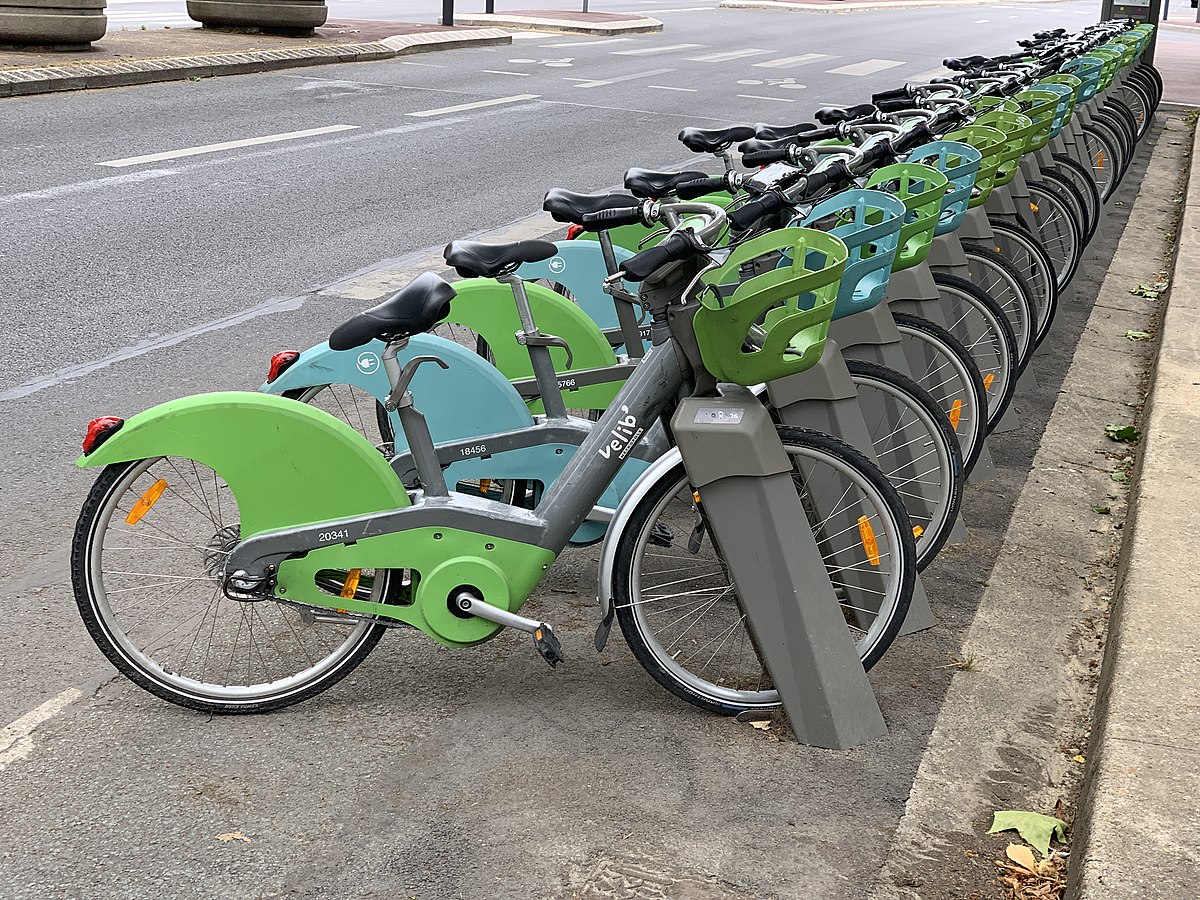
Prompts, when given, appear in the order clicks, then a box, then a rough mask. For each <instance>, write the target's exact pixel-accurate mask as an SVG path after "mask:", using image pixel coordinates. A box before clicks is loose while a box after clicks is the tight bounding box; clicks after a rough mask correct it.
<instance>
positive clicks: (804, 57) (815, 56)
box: [754, 53, 837, 69]
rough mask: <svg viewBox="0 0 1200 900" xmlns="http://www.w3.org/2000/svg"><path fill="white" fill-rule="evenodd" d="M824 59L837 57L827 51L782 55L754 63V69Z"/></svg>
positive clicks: (805, 63) (802, 64) (788, 65)
mask: <svg viewBox="0 0 1200 900" xmlns="http://www.w3.org/2000/svg"><path fill="white" fill-rule="evenodd" d="M825 59H837V57H836V56H830V55H829V54H827V53H803V54H801V55H800V56H784V57H781V58H780V59H768V60H767V61H766V62H760V63H754V67H755V68H756V69H791V68H793V67H795V66H805V65H808V64H809V63H814V62H820V61H821V60H825Z"/></svg>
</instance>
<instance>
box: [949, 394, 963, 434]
mask: <svg viewBox="0 0 1200 900" xmlns="http://www.w3.org/2000/svg"><path fill="white" fill-rule="evenodd" d="M961 418H962V400H955V401H954V405H953V406H951V407H950V427H951V428H953V429H954V430H955V431H958V420H959V419H961Z"/></svg>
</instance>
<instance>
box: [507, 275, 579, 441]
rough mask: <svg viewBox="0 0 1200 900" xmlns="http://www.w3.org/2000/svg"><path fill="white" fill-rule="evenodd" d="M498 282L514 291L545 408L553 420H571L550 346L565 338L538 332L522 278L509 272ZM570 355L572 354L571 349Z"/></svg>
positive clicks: (520, 340)
mask: <svg viewBox="0 0 1200 900" xmlns="http://www.w3.org/2000/svg"><path fill="white" fill-rule="evenodd" d="M496 280H497V281H500V282H502V283H504V284H507V285H508V286H509V287H510V288H512V292H513V301H514V302H515V303H516V304H517V315H518V316H520V318H521V331H520V332H518V333H517V343H519V344H522V345H523V346H524V347H525V349H526V350H527V351H529V363H530V365H531V366H532V367H533V377H534V380H535V381H536V382H537V385H538V391H539V392H540V394H541V399H542V407H543V408H544V409H545V410H546V415H547V416H548V417H549V418H551V419H564V418H566V417H567V406H566V404H565V403H564V402H563V398H562V392H561V391H560V390H559V387H558V373H557V372H555V370H554V360H553V358H552V357H551V356H550V345H549V343H548V341H550V340H553V341H556V342H557V343H558V344H560V345H561V344H563V341H562V339H561V338H550V337H549V336H544V335H543V334H542V333H541V332H540V331H538V327H537V323H536V322H534V320H533V311H532V310H531V309H530V308H529V297H528V296H527V295H526V293H525V282H524V281H522V280H521V277H520V276H519V275H516V274H515V273H512V272H509V273H506V274H502V275H498V276H496ZM567 354H568V356H569V355H570V349H569V348H568V349H567ZM569 365H570V363H568V366H569Z"/></svg>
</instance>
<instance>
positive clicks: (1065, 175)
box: [1043, 153, 1102, 243]
mask: <svg viewBox="0 0 1200 900" xmlns="http://www.w3.org/2000/svg"><path fill="white" fill-rule="evenodd" d="M1053 159H1054V168H1053V169H1049V170H1045V171H1044V173H1043V174H1050V173H1053V174H1054V175H1056V176H1058V177H1059V178H1060V179H1062V181H1063V183H1069V184H1070V185H1071V186H1073V187H1074V188H1075V190H1076V191H1077V192H1078V194H1079V196H1080V197H1081V198H1082V200H1083V203H1084V206H1085V207H1086V208H1087V212H1088V223H1089V224H1088V233H1087V235H1086V236H1085V240H1086V241H1087V242H1088V243H1091V240H1092V238H1093V237H1094V236H1095V234H1096V229H1097V228H1098V227H1099V226H1100V215H1101V211H1102V207H1101V202H1100V191H1099V190H1098V189H1097V187H1096V182H1095V181H1093V180H1092V177H1091V175H1089V174H1088V170H1087V169H1086V168H1084V167H1083V166H1082V165H1081V164H1080V163H1079V161H1078V160H1076V159H1075V158H1074V157H1072V156H1067V155H1066V154H1065V153H1055V154H1054V157H1053Z"/></svg>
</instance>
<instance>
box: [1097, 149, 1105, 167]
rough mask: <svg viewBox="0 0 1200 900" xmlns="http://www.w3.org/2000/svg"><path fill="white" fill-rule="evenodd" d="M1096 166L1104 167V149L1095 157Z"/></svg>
mask: <svg viewBox="0 0 1200 900" xmlns="http://www.w3.org/2000/svg"><path fill="white" fill-rule="evenodd" d="M1096 168H1097V169H1103V168H1104V151H1103V150H1101V151H1100V155H1099V156H1097V157H1096Z"/></svg>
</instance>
